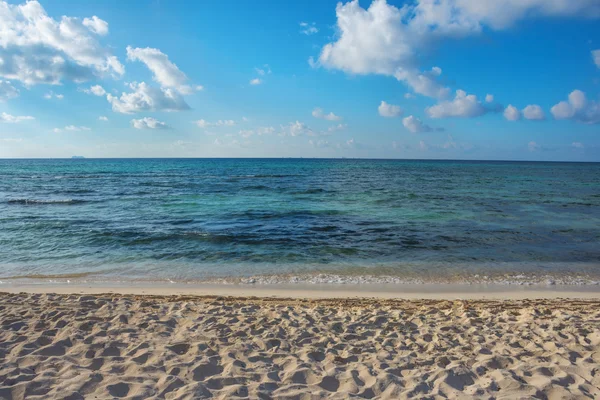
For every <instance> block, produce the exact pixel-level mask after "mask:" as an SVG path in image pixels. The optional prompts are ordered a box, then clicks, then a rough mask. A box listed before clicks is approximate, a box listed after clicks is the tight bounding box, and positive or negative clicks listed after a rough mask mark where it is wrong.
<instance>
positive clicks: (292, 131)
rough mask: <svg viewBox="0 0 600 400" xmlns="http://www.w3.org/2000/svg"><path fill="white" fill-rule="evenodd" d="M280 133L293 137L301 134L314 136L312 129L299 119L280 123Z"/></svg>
mask: <svg viewBox="0 0 600 400" xmlns="http://www.w3.org/2000/svg"><path fill="white" fill-rule="evenodd" d="M280 135H282V136H294V137H295V136H302V135H307V136H316V134H315V133H314V132H313V130H312V129H310V128H309V127H308V126H307V125H306V124H305V123H303V122H300V121H296V122H290V123H289V124H288V125H282V126H281V133H280Z"/></svg>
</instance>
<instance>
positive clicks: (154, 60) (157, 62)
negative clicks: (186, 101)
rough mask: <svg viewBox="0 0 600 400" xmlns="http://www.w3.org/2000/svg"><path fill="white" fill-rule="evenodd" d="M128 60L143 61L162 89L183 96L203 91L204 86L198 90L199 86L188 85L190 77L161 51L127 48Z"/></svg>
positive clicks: (148, 48)
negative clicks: (175, 91)
mask: <svg viewBox="0 0 600 400" xmlns="http://www.w3.org/2000/svg"><path fill="white" fill-rule="evenodd" d="M127 59H128V60H130V61H136V60H137V61H141V62H143V63H144V64H146V67H148V69H149V70H150V71H152V74H153V77H152V79H154V80H155V81H156V82H158V83H159V84H160V86H161V87H162V88H170V89H174V90H177V91H178V92H179V93H181V94H191V93H193V91H194V89H196V90H202V89H203V87H202V86H200V89H198V86H196V87H195V88H192V87H191V86H190V85H188V84H187V81H188V77H187V76H186V75H185V74H184V73H183V72H182V71H181V70H180V69H179V68H178V67H177V65H175V64H173V63H172V62H171V61H170V60H169V57H168V56H167V55H166V54H165V53H163V52H161V51H160V50H159V49H153V48H150V47H146V48H143V49H142V48H132V47H131V46H127Z"/></svg>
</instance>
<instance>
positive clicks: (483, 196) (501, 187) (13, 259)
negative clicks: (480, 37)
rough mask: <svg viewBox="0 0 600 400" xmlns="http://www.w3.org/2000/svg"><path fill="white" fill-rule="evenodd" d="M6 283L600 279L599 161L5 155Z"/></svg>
mask: <svg viewBox="0 0 600 400" xmlns="http://www.w3.org/2000/svg"><path fill="white" fill-rule="evenodd" d="M0 254H1V258H0V279H6V278H11V277H13V278H14V277H21V276H36V277H38V278H42V279H45V278H47V277H49V276H63V277H68V276H73V277H77V276H78V275H76V274H81V275H79V278H83V277H85V279H89V280H94V279H132V280H139V279H148V280H162V279H172V280H181V281H193V280H207V279H209V280H210V279H214V278H231V277H233V278H235V277H248V276H269V275H286V274H292V275H296V276H298V275H302V276H304V275H312V274H315V273H327V274H335V275H342V276H346V275H350V276H357V275H375V276H394V277H400V278H402V277H407V278H409V277H410V278H411V279H412V278H416V279H423V280H435V279H442V280H444V279H446V280H452V279H469V278H472V277H477V276H502V275H505V274H512V275H519V274H522V275H523V276H545V275H565V274H568V275H574V276H587V277H591V279H597V277H598V276H599V275H600V164H584V163H581V164H576V163H537V162H536V163H528V162H466V161H396V160H309V159H138V160H131V159H127V160H124V159H123V160H118V159H115V160H91V159H90V160H88V159H84V160H0Z"/></svg>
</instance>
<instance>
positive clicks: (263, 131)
mask: <svg viewBox="0 0 600 400" xmlns="http://www.w3.org/2000/svg"><path fill="white" fill-rule="evenodd" d="M256 133H257V134H258V135H271V134H273V133H275V128H273V127H272V126H263V127H260V128H257V129H256Z"/></svg>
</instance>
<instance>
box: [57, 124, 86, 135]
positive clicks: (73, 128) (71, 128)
mask: <svg viewBox="0 0 600 400" xmlns="http://www.w3.org/2000/svg"><path fill="white" fill-rule="evenodd" d="M91 130H92V128H88V127H87V126H76V125H67V126H65V127H64V128H54V129H52V132H54V133H60V132H64V131H68V132H81V131H91Z"/></svg>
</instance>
